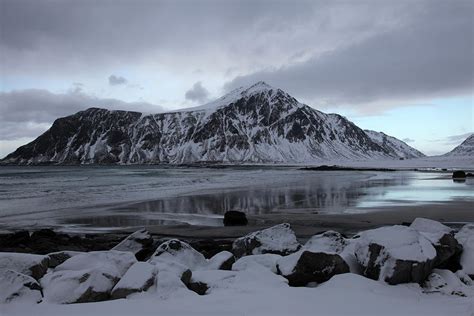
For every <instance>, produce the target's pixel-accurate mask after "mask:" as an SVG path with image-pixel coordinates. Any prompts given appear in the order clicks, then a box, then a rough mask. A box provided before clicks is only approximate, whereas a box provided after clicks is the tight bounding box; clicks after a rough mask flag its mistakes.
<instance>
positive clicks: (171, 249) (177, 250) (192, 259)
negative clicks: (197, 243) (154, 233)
mask: <svg viewBox="0 0 474 316" xmlns="http://www.w3.org/2000/svg"><path fill="white" fill-rule="evenodd" d="M159 261H166V262H175V263H179V264H182V265H184V266H186V267H187V268H188V269H190V270H196V269H199V268H202V267H205V266H207V260H206V258H204V256H203V255H202V254H201V253H199V252H198V251H196V250H194V248H193V247H191V246H190V245H189V244H187V243H185V242H183V241H180V240H178V239H171V240H168V241H166V242H164V243H162V244H161V245H160V246H159V247H158V248H157V249H156V251H155V252H154V253H153V255H152V256H151V258H150V260H149V262H150V263H152V264H153V263H156V262H159Z"/></svg>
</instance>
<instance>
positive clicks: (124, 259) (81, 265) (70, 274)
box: [41, 250, 137, 304]
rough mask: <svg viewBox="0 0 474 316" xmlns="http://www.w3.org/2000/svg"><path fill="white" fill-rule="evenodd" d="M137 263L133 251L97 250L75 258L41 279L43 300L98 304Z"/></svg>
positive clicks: (105, 298) (107, 296)
mask: <svg viewBox="0 0 474 316" xmlns="http://www.w3.org/2000/svg"><path fill="white" fill-rule="evenodd" d="M136 262H137V260H136V258H135V256H134V255H133V254H132V253H130V252H122V251H115V250H110V251H94V252H88V253H83V254H79V255H76V256H74V257H72V258H70V259H68V260H66V261H65V262H64V263H62V264H60V265H59V266H57V267H56V268H55V269H54V271H53V272H52V273H48V274H46V275H45V276H44V277H43V278H42V279H41V285H42V287H43V294H44V298H45V300H46V301H48V302H52V303H61V304H65V303H85V302H98V301H103V300H107V299H109V298H110V292H111V290H112V289H113V287H114V286H115V285H116V284H117V282H118V281H119V280H120V278H121V277H122V276H123V275H124V274H125V272H126V271H127V270H128V269H129V268H130V267H131V266H132V265H133V264H134V263H136Z"/></svg>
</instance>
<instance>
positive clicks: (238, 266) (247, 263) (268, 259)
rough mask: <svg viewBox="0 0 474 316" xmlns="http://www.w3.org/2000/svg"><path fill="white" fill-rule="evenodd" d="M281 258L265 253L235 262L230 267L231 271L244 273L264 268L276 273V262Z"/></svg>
mask: <svg viewBox="0 0 474 316" xmlns="http://www.w3.org/2000/svg"><path fill="white" fill-rule="evenodd" d="M280 258H282V257H281V256H280V255H276V254H272V253H267V254H263V255H250V256H245V257H242V258H240V259H239V260H237V261H236V262H235V263H234V264H233V265H232V270H233V271H244V270H248V269H255V268H264V269H266V270H269V271H271V272H273V273H277V271H278V269H277V262H278V260H280Z"/></svg>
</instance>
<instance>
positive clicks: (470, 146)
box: [444, 134, 474, 157]
mask: <svg viewBox="0 0 474 316" xmlns="http://www.w3.org/2000/svg"><path fill="white" fill-rule="evenodd" d="M444 156H448V157H472V156H474V134H471V135H469V136H468V137H467V138H466V139H465V140H464V141H463V142H462V143H461V144H460V145H458V146H456V147H455V148H454V149H453V150H451V151H450V152H448V153H446V154H444Z"/></svg>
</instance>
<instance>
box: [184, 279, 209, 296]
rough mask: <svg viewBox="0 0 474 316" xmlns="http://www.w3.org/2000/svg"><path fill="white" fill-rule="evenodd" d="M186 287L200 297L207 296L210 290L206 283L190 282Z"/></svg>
mask: <svg viewBox="0 0 474 316" xmlns="http://www.w3.org/2000/svg"><path fill="white" fill-rule="evenodd" d="M186 287H187V288H188V289H190V290H191V291H193V292H196V293H197V294H199V295H204V294H206V292H207V290H208V289H209V286H208V285H207V284H206V283H204V282H190V283H188V284H186Z"/></svg>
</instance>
